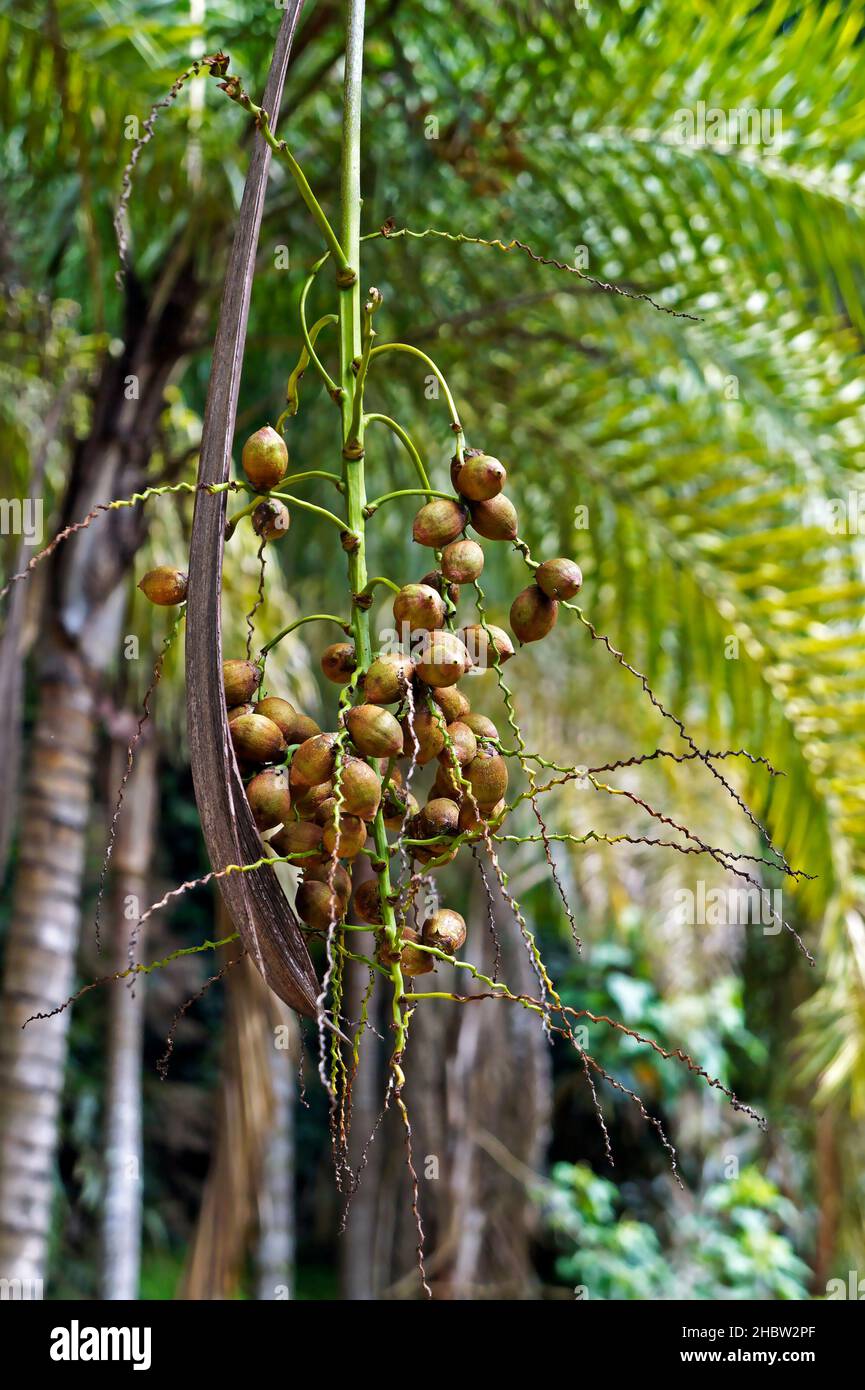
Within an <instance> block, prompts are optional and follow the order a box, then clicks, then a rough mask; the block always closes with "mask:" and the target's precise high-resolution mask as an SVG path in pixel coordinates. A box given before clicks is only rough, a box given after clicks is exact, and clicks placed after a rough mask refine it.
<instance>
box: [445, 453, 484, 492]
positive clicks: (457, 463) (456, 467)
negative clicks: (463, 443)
mask: <svg viewBox="0 0 865 1390" xmlns="http://www.w3.org/2000/svg"><path fill="white" fill-rule="evenodd" d="M482 453H483V449H463V456H462V458H460V456H459V454H454V456H453V458H452V459H451V484H452V485H453V488H454V491H456V485H457V478H458V477H459V475H460V470H461V469H462V467H463V464H464V463H465V462H466V460H467V459H476V458H479V457H480V455H481V454H482Z"/></svg>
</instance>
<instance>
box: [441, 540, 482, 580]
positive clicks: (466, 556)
mask: <svg viewBox="0 0 865 1390" xmlns="http://www.w3.org/2000/svg"><path fill="white" fill-rule="evenodd" d="M441 566H442V574H443V575H444V577H445V579H447V580H448V581H449V582H450V583H452V584H471V582H472V580H474V579H477V578H478V576H479V574H480V573H481V570H482V569H483V567H484V552H483V550H482V549H481V547H480V546H479V545H478V543H477V541H470V540H463V541H451V543H450V545H446V546H445V548H444V550H443V551H442V558H441Z"/></svg>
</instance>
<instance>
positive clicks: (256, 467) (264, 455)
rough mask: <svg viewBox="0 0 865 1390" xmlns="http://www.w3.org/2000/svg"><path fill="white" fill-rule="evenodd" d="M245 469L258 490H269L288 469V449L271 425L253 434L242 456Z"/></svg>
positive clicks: (241, 460)
mask: <svg viewBox="0 0 865 1390" xmlns="http://www.w3.org/2000/svg"><path fill="white" fill-rule="evenodd" d="M240 462H241V464H242V466H243V471H244V473H245V474H246V476H247V478H248V479H249V481H250V482H251V483H252V486H253V487H254V488H255V490H256V492H269V491H270V489H271V488H272V487H276V485H277V483H279V482H281V481H282V479H283V478H284V477H285V475H286V472H287V471H288V449H287V448H286V446H285V440H284V439H283V437H282V435H281V434H277V432H276V430H275V429H273V428H272V427H271V426H270V425H265V426H264V427H263V428H262V429H260V430H256V431H255V434H251V435H250V436H249V438H248V439H247V441H246V443H245V444H244V446H243V452H242V454H241V456H240Z"/></svg>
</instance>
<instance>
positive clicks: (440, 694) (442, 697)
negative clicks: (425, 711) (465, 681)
mask: <svg viewBox="0 0 865 1390" xmlns="http://www.w3.org/2000/svg"><path fill="white" fill-rule="evenodd" d="M431 694H432V697H433V700H434V701H435V703H436V704H437V705H438V707H439V709H440V710H441V712H442V714H443V715H444V717H445V722H446V723H448V724H453V722H454V720H455V719H463V718H465V716H466V715H467V714H468V712H469V710H470V709H471V705H470V704H469V702H468V700H467V699H466V697H465V695H464V694H463V693H462V691H461V690H457V688H456V686H455V685H440V686H438V688H437V689H435V690H433V691H432V692H431Z"/></svg>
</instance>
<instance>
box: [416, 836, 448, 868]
mask: <svg viewBox="0 0 865 1390" xmlns="http://www.w3.org/2000/svg"><path fill="white" fill-rule="evenodd" d="M417 838H420V837H419V836H418V837H417ZM458 849H459V846H458V845H457V846H456V847H455V848H453V849H449V848H448V846H447V845H414V846H413V847H412V854H413V855H414V857H415V859H417V861H418V863H420V864H431V863H432V861H433V859H435V860H437V861H438V862H437V863H436V864H435V865H434V866H433V867H434V868H436V869H441V868H443V867H444V865H445V864H450V863H451V861H452V860H453V859H456V857H457V851H458Z"/></svg>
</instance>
